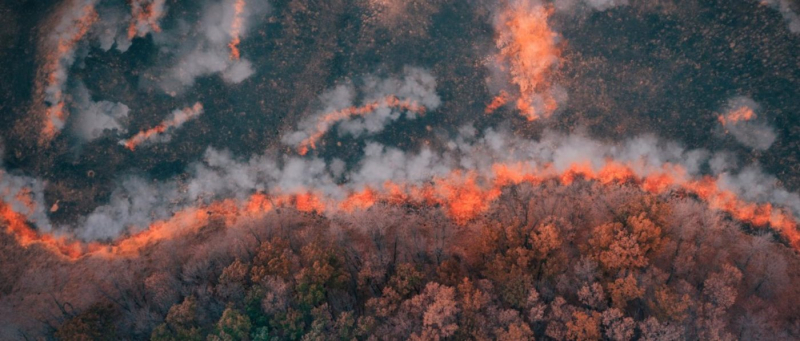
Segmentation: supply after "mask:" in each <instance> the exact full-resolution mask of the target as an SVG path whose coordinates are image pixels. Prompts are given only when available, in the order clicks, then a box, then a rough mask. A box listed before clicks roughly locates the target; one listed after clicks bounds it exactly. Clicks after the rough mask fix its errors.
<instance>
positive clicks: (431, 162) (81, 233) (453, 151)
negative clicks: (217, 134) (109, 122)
mask: <svg viewBox="0 0 800 341" xmlns="http://www.w3.org/2000/svg"><path fill="white" fill-rule="evenodd" d="M459 131H460V132H459V133H458V134H457V135H456V136H454V137H453V138H451V139H447V140H442V141H439V142H438V143H435V144H434V145H436V144H439V145H442V146H444V148H439V149H442V150H438V151H437V150H436V149H433V148H429V147H423V148H422V149H420V150H418V151H416V152H408V151H402V150H399V149H397V148H393V147H388V146H384V145H381V144H378V143H369V144H367V146H366V147H365V149H364V156H363V157H362V158H361V159H360V160H359V161H357V162H356V163H355V164H351V165H345V164H344V163H343V162H342V161H341V160H334V161H333V162H330V163H326V162H325V161H324V160H323V159H320V158H316V157H297V156H289V155H282V156H278V157H275V155H273V154H266V155H255V156H253V157H251V158H249V159H242V158H237V157H234V156H233V155H232V154H231V153H230V152H228V151H225V150H217V149H213V148H209V149H208V150H207V151H206V153H205V156H204V158H203V160H202V161H199V162H196V163H193V164H192V165H190V166H189V169H188V177H183V178H181V179H175V180H171V181H167V182H153V181H151V180H149V179H146V178H142V177H137V176H129V177H127V178H126V180H123V181H122V182H121V183H120V185H119V187H118V189H117V190H115V191H114V192H113V194H112V195H111V199H110V201H109V202H108V203H107V204H105V205H103V206H100V207H98V208H97V209H95V210H94V212H92V213H91V214H89V215H88V216H87V217H86V218H85V219H83V220H82V221H81V223H80V224H79V226H75V227H74V228H75V229H74V231H76V232H75V234H76V235H77V236H78V237H80V238H81V239H83V240H98V239H100V240H106V239H109V238H114V237H116V236H119V235H120V234H123V233H130V232H135V231H139V230H141V229H143V228H147V226H148V225H149V224H150V223H152V222H153V221H155V220H158V219H164V218H167V217H169V216H171V215H172V214H174V213H175V212H177V211H179V210H181V209H184V208H187V207H195V206H196V205H198V204H203V203H211V202H213V201H215V200H220V199H224V198H234V199H244V198H246V197H247V196H249V195H250V194H253V193H255V192H264V193H278V194H298V193H306V192H308V191H313V192H315V193H319V194H320V195H323V196H325V197H328V198H332V199H343V198H345V197H346V196H347V195H348V193H351V192H353V191H359V190H362V189H364V188H365V187H366V186H369V187H371V188H381V186H383V184H384V183H385V182H386V181H392V182H395V183H408V184H415V185H420V184H424V183H427V182H430V181H432V180H434V179H436V178H441V177H444V176H446V175H447V174H448V173H450V172H452V171H456V170H460V171H472V172H475V173H476V174H479V175H482V176H485V177H487V178H491V177H492V176H493V175H492V174H493V168H492V167H493V165H494V164H496V163H518V164H520V165H521V166H522V167H530V168H535V167H537V166H538V167H541V166H544V165H547V164H552V166H553V167H554V168H555V169H556V170H558V171H565V170H567V169H569V168H570V167H571V166H573V165H574V164H576V163H583V164H586V163H588V165H589V166H590V167H592V168H594V169H595V170H598V169H600V168H601V167H602V166H603V165H604V164H605V163H606V161H607V160H609V159H612V160H615V161H618V162H626V163H629V164H631V165H633V166H632V167H633V171H634V172H635V173H636V174H637V175H638V176H647V175H650V174H654V173H658V172H660V171H661V170H663V168H662V167H663V166H664V165H665V164H667V163H670V164H674V165H680V166H682V167H683V168H684V169H685V170H686V173H685V174H683V175H681V174H675V176H678V177H685V178H686V179H695V178H699V177H701V176H703V175H708V174H709V172H708V169H718V170H723V172H722V173H721V174H714V175H719V177H720V182H719V185H720V186H721V187H722V189H724V190H730V191H732V192H733V193H735V194H737V195H740V196H741V197H742V198H744V199H747V200H752V201H754V202H770V203H773V204H776V205H781V206H783V207H787V208H790V209H792V210H793V211H794V214H795V215H796V216H797V215H798V214H800V196H798V194H797V193H792V192H788V191H786V190H785V189H782V188H781V187H780V186H779V185H778V182H777V181H776V179H775V178H774V177H771V176H768V175H766V174H764V173H762V172H761V171H760V170H759V169H758V168H757V166H751V167H747V168H744V169H743V170H741V171H739V172H733V171H730V170H728V169H730V167H727V165H726V164H727V163H730V162H731V161H729V160H727V159H726V158H720V157H718V156H714V155H712V153H710V152H708V151H705V150H686V149H685V148H683V147H681V146H680V145H678V144H676V143H673V142H665V141H662V140H659V139H658V138H656V137H654V136H640V137H636V138H632V139H630V140H627V141H624V142H622V143H619V144H606V143H603V142H599V141H596V140H593V139H591V138H589V137H587V136H585V135H583V134H580V133H578V134H572V135H563V134H560V133H555V132H545V134H544V135H543V136H542V138H541V139H539V140H528V139H522V138H519V137H517V136H515V135H514V134H513V133H510V132H507V131H504V130H495V129H491V128H490V129H487V130H485V131H483V132H478V131H477V130H476V129H474V128H472V127H471V126H464V127H462V128H461V129H460V130H459ZM718 155H719V154H718ZM4 179H13V182H12V183H13V184H15V185H13V186H12V187H9V186H8V185H7V186H6V187H9V188H22V187H26V188H28V187H29V188H32V190H31V191H32V196H31V197H33V198H35V201H36V203H37V205H38V206H37V207H43V206H42V204H41V203H43V200H42V199H43V198H42V195H41V186H39V185H36V183H35V181H34V182H31V181H32V180H29V181H27V182H25V181H22V180H20V179H19V178H13V177H7V176H6V177H4ZM3 181H12V180H3ZM20 181H22V182H20ZM37 186H38V187H37ZM11 195H13V193H12V194H11ZM9 200H10V199H9ZM9 202H12V203H13V201H9ZM20 208H22V207H20ZM39 213H43V211H40V212H39ZM37 217H38V216H37ZM40 223H41V224H45V225H44V226H49V225H48V223H47V221H46V217H45V218H37V222H36V224H37V226H38V225H39V224H40Z"/></svg>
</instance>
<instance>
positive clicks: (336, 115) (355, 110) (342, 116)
mask: <svg viewBox="0 0 800 341" xmlns="http://www.w3.org/2000/svg"><path fill="white" fill-rule="evenodd" d="M381 106H387V107H389V108H397V109H400V110H405V111H412V112H416V113H419V114H423V113H425V107H424V106H421V105H419V104H417V103H416V102H415V101H412V100H408V99H405V100H400V99H399V98H397V96H393V95H390V96H387V97H385V98H383V99H380V100H377V101H373V102H370V103H367V104H365V105H362V106H360V107H355V106H353V107H349V108H345V109H342V110H337V111H333V112H329V113H326V114H323V115H322V116H320V117H319V118H317V126H316V129H317V130H316V131H315V132H314V133H312V134H310V135H309V137H307V138H306V139H305V140H303V141H302V142H300V144H299V145H298V146H297V152H298V153H299V154H300V155H306V154H307V153H308V151H309V148H310V149H317V142H319V140H320V139H321V138H322V136H324V135H325V133H326V132H328V130H329V129H330V128H331V126H332V125H334V124H336V122H339V121H344V120H346V119H348V118H350V117H353V116H364V115H367V114H370V113H372V112H374V111H375V110H376V109H378V108H379V107H381Z"/></svg>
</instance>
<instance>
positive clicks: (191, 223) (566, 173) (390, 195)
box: [0, 160, 800, 259]
mask: <svg viewBox="0 0 800 341" xmlns="http://www.w3.org/2000/svg"><path fill="white" fill-rule="evenodd" d="M578 178H581V179H585V180H589V181H596V182H597V183H599V184H602V185H619V184H629V185H633V186H637V187H639V188H640V189H642V190H644V191H648V192H651V193H654V194H664V193H668V192H670V191H672V190H676V189H677V190H682V191H686V192H688V193H692V194H694V195H696V196H697V197H698V198H699V199H701V200H703V201H704V202H706V203H707V204H708V205H709V207H710V208H712V209H715V210H720V211H723V212H727V213H728V214H730V215H731V216H732V217H733V218H734V219H737V220H739V221H742V222H745V223H749V224H752V225H753V226H756V227H771V228H772V229H774V230H775V231H776V232H778V233H779V234H780V235H781V236H783V237H784V238H785V239H786V240H787V241H788V242H789V244H790V245H791V246H792V247H794V248H795V249H800V232H798V229H797V222H796V221H795V219H794V217H793V216H792V215H791V214H790V213H788V212H786V211H784V210H782V209H777V208H775V207H773V206H772V205H771V204H769V203H751V202H745V201H744V200H742V199H740V198H738V197H737V196H736V195H735V194H734V193H733V192H730V191H727V190H723V189H721V188H720V187H719V186H718V180H717V179H716V178H713V177H704V178H701V179H691V178H690V177H688V176H687V173H686V171H685V170H684V169H683V168H682V167H681V166H678V165H673V164H664V165H662V166H661V167H660V168H657V169H644V168H643V167H642V165H639V164H636V163H622V162H617V161H614V160H606V162H605V163H604V164H603V165H602V166H599V167H592V166H591V165H590V164H589V163H583V162H576V163H573V164H571V165H569V167H567V168H566V169H563V170H558V169H556V167H555V166H553V165H552V164H547V165H544V166H541V167H533V166H530V165H528V164H525V163H521V162H518V163H507V164H506V163H498V164H495V165H493V167H492V170H491V172H490V174H485V175H481V174H478V173H477V172H475V171H453V172H451V173H450V174H448V175H446V176H443V177H439V178H435V179H433V180H432V181H430V182H427V183H423V184H409V183H394V182H386V183H385V184H384V185H383V187H382V188H369V187H367V188H364V189H362V190H359V191H352V192H351V193H350V194H349V195H347V196H346V197H345V198H344V199H339V200H337V199H334V198H329V197H326V196H324V195H322V194H319V193H316V192H314V191H301V192H298V193H271V194H268V193H255V194H253V195H251V196H250V197H249V198H248V199H246V200H244V201H241V202H237V201H236V200H233V199H226V200H221V201H217V202H214V203H212V204H210V205H205V206H201V207H190V208H187V209H184V210H182V211H179V212H178V213H176V214H174V215H173V216H172V217H171V218H169V219H167V220H163V221H157V222H155V223H153V224H151V225H150V226H149V227H148V228H147V229H145V230H143V231H141V232H138V233H135V234H132V235H129V236H127V237H123V238H121V239H119V240H117V241H115V242H113V243H111V244H99V243H89V244H86V243H81V242H78V241H75V240H70V239H68V238H64V237H60V238H56V237H53V236H51V235H49V234H42V233H38V232H36V231H35V230H33V229H32V228H31V227H30V226H29V224H28V223H27V220H28V219H27V218H26V216H25V214H23V213H18V212H15V211H13V210H12V209H11V207H10V206H9V205H7V204H5V203H2V202H0V217H2V219H3V220H4V221H5V223H6V225H7V226H8V227H7V230H8V231H9V232H10V233H11V234H13V235H14V236H16V238H17V240H18V241H19V243H20V244H21V245H23V246H28V245H32V244H43V245H44V246H45V247H48V248H50V249H52V250H55V251H58V252H59V253H60V254H62V255H64V256H65V257H67V258H70V259H75V258H78V257H81V256H83V255H88V254H93V255H99V256H109V257H111V256H126V255H128V256H131V255H136V254H137V252H138V250H140V249H141V248H143V247H145V246H147V245H149V244H151V243H155V242H158V241H159V240H168V239H172V238H177V237H180V236H183V235H186V234H187V233H193V232H196V231H198V230H199V229H201V228H202V227H203V226H206V225H207V224H208V223H209V221H210V219H211V218H214V217H217V218H221V219H222V221H224V222H225V223H226V224H227V226H231V225H233V224H235V223H236V222H237V221H238V220H239V219H243V218H258V217H263V216H264V215H265V214H266V213H268V212H270V211H271V210H273V209H274V208H276V207H292V208H294V209H296V210H298V211H302V212H316V213H325V212H352V211H354V210H359V209H367V208H369V207H371V206H373V205H375V204H376V203H379V202H384V203H387V204H411V205H426V206H440V207H442V208H443V209H444V211H445V213H446V214H447V215H448V216H449V217H450V218H451V219H453V221H454V222H456V223H458V224H464V223H467V222H469V221H470V220H472V219H474V218H476V217H477V216H478V215H480V214H482V213H484V212H486V211H488V210H489V209H490V208H491V205H492V203H493V202H494V201H496V200H497V199H498V198H499V197H500V193H501V190H502V189H503V188H504V187H505V186H510V185H517V184H522V183H530V184H541V183H543V182H545V181H557V182H558V183H560V184H562V185H569V184H571V183H572V182H573V181H575V180H576V179H578Z"/></svg>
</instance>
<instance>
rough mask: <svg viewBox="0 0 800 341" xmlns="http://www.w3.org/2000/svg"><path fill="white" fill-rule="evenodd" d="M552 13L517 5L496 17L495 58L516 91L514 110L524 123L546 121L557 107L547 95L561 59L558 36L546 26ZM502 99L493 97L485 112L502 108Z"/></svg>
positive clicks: (529, 6)
mask: <svg viewBox="0 0 800 341" xmlns="http://www.w3.org/2000/svg"><path fill="white" fill-rule="evenodd" d="M552 12H553V11H552V9H550V8H547V7H544V6H542V5H538V4H537V5H531V4H526V3H525V2H524V1H519V2H514V4H512V5H509V6H507V7H506V8H505V9H504V10H503V11H502V12H501V13H500V15H499V19H500V23H501V24H500V25H502V26H500V27H499V28H498V31H499V34H498V37H497V41H496V43H497V47H498V48H499V49H500V51H499V54H498V55H497V56H496V58H497V60H498V62H500V63H501V65H504V66H507V68H508V71H509V72H510V74H511V82H512V83H513V84H514V85H516V86H517V88H518V90H519V97H518V98H517V100H516V107H517V109H518V110H519V111H520V113H521V114H522V116H525V118H527V119H528V121H535V120H537V119H539V118H542V117H545V118H546V117H549V116H550V115H552V114H553V112H555V110H556V108H557V107H558V103H557V102H556V99H555V98H554V97H553V96H552V94H550V88H551V86H552V84H551V80H550V78H551V74H552V72H553V69H554V67H556V66H557V64H558V61H559V59H560V57H561V51H560V49H559V48H558V47H557V46H556V38H557V37H558V34H556V33H555V32H554V31H553V30H552V29H550V26H549V25H548V23H547V20H548V18H549V17H550V15H551V14H552ZM506 96H507V95H504V94H503V93H501V94H500V96H498V97H495V99H494V100H493V101H492V103H491V104H490V105H489V106H488V107H487V108H486V112H487V113H490V112H493V111H494V110H496V109H497V108H499V107H500V106H503V105H504V104H505V103H506V102H507V101H508V98H506ZM535 98H539V99H540V102H541V103H538V102H539V101H536V100H535Z"/></svg>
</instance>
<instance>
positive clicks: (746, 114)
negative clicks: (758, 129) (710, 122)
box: [717, 106, 756, 126]
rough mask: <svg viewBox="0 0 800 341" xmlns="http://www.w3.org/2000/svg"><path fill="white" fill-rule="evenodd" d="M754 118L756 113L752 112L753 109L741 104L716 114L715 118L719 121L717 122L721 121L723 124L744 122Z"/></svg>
mask: <svg viewBox="0 0 800 341" xmlns="http://www.w3.org/2000/svg"><path fill="white" fill-rule="evenodd" d="M754 118H756V114H755V113H754V112H753V109H751V108H749V107H747V106H742V107H740V108H738V109H736V110H733V111H731V112H729V113H727V114H725V115H719V116H717V120H718V121H719V123H722V125H723V126H726V125H730V124H737V123H739V122H744V121H750V120H752V119H754Z"/></svg>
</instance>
